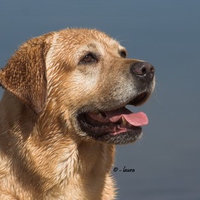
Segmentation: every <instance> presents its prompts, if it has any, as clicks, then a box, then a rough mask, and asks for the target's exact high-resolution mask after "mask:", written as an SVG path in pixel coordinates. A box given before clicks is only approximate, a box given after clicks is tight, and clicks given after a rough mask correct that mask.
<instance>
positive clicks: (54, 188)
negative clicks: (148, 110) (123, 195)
mask: <svg viewBox="0 0 200 200" xmlns="http://www.w3.org/2000/svg"><path fill="white" fill-rule="evenodd" d="M126 54H127V52H126V49H125V48H124V47H123V46H121V45H120V44H119V43H118V42H117V41H115V40H114V39H112V38H111V37H110V36H108V35H107V34H105V33H103V32H101V31H98V30H96V29H78V28H77V29H76V28H75V29H73V28H71V29H70V28H69V29H64V30H60V31H57V32H50V33H47V34H45V35H42V36H39V37H36V38H32V39H30V40H28V41H27V42H25V43H24V44H23V45H21V46H20V47H19V49H18V50H17V51H16V52H15V53H14V55H13V56H12V57H11V58H10V59H9V60H8V62H7V64H6V66H5V67H4V68H2V69H1V70H0V85H1V86H2V87H3V88H4V89H5V92H4V95H3V97H2V100H1V103H0V199H1V200H17V199H18V200H36V199H38V200H40V199H41V200H55V199H56V200H58V199H60V200H64V199H67V200H70V199H73V200H79V199H81V200H94V199H95V200H100V199H103V200H110V199H115V197H116V190H115V183H114V180H113V177H112V175H111V172H110V171H111V168H112V166H113V162H114V154H115V145H117V144H127V143H133V142H134V141H136V140H137V139H138V138H140V137H141V135H142V126H143V125H146V124H147V123H148V118H147V116H146V114H145V113H143V112H139V113H132V112H131V111H129V110H128V109H127V108H126V106H127V105H133V106H138V105H142V104H143V103H144V102H146V101H147V99H148V98H149V97H150V95H151V94H152V92H153V90H154V87H155V68H154V67H153V66H152V65H151V64H149V63H147V62H145V61H143V60H137V59H128V58H127V57H126Z"/></svg>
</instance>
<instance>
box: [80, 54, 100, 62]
mask: <svg viewBox="0 0 200 200" xmlns="http://www.w3.org/2000/svg"><path fill="white" fill-rule="evenodd" d="M93 62H97V57H96V55H94V54H92V53H88V54H87V55H86V56H84V57H83V58H82V59H81V61H80V64H90V63H93Z"/></svg>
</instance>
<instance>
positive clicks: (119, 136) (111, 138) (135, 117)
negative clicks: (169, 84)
mask: <svg viewBox="0 0 200 200" xmlns="http://www.w3.org/2000/svg"><path fill="white" fill-rule="evenodd" d="M148 96H149V95H148V94H147V93H146V92H144V93H142V94H140V95H138V96H137V97H136V98H134V99H133V100H132V101H130V102H129V103H127V104H126V105H134V106H136V105H141V104H142V103H144V102H145V101H146V100H147V98H148ZM126 105H123V106H122V107H120V108H117V109H114V110H109V111H97V112H87V113H81V114H80V115H79V116H78V121H79V124H80V127H81V129H82V130H83V131H84V132H86V133H87V134H88V135H89V136H91V137H92V138H94V139H96V140H100V141H104V142H107V143H114V144H125V143H130V142H133V141H135V140H136V139H137V138H138V137H139V136H140V135H141V133H142V126H144V125H147V124H148V118H147V116H146V114H145V113H143V112H138V113H133V112H131V111H130V110H128V109H127V108H126V107H125V106H126Z"/></svg>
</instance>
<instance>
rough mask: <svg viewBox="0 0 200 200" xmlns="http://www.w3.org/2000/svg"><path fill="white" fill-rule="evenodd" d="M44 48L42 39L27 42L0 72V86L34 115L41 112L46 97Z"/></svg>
mask: <svg viewBox="0 0 200 200" xmlns="http://www.w3.org/2000/svg"><path fill="white" fill-rule="evenodd" d="M46 48H47V47H46V44H45V42H44V37H38V38H33V39H31V40H28V41H27V42H26V43H24V44H23V45H22V46H21V47H20V48H19V50H18V51H16V53H15V54H14V55H13V56H12V57H11V58H10V60H9V61H8V63H7V65H6V66H5V67H4V68H3V69H2V70H0V85H1V86H2V87H3V88H4V89H6V90H8V91H9V92H11V93H12V94H14V95H15V96H16V97H18V98H19V99H20V100H21V101H22V103H24V104H26V105H27V106H29V107H30V108H31V109H32V110H33V111H34V112H35V113H36V114H38V113H40V112H41V110H42V108H43V106H44V104H45V101H46V95H47V81H46V67H45V52H46V51H47V50H46Z"/></svg>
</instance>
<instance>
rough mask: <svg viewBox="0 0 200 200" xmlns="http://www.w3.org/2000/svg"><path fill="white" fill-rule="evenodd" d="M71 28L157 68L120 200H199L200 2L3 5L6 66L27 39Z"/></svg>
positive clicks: (24, 0)
mask: <svg viewBox="0 0 200 200" xmlns="http://www.w3.org/2000/svg"><path fill="white" fill-rule="evenodd" d="M67 27H86V28H97V29H100V30H102V31H104V32H106V33H108V34H109V35H111V36H112V37H113V38H115V39H117V40H118V41H119V42H121V44H122V45H124V46H125V47H126V48H127V50H128V57H130V58H138V59H143V60H147V61H148V62H150V63H152V64H153V65H154V66H155V67H156V79H157V84H156V90H155V92H154V94H153V96H152V97H151V99H150V101H148V102H147V103H146V104H145V105H143V106H141V107H138V108H133V110H134V111H144V112H146V113H147V115H148V116H149V121H150V123H149V125H148V126H146V127H144V129H143V132H144V134H143V137H142V139H140V140H139V141H137V142H136V143H135V144H129V145H125V146H118V147H117V152H116V161H115V164H114V167H117V168H118V171H116V172H114V171H113V170H112V171H113V172H112V173H113V175H114V176H115V179H116V182H117V187H118V188H119V189H118V199H122V200H132V199H135V200H145V199H148V200H199V199H200V131H199V126H200V117H199V112H200V83H199V82H200V62H199V60H200V1H199V0H191V1H188V0H168V1H160V0H152V1H148V0H124V1H121V0H115V1H114V0H109V1H105V0H102V1H92V0H84V1H78V0H75V1H72V0H71V1H70V0H69V1H65V0H58V1H53V0H48V1H39V0H35V1H33V0H21V1H15V0H9V1H7V0H1V1H0V66H1V67H4V66H5V65H6V62H7V60H8V59H9V58H10V56H11V55H12V54H13V53H14V51H15V50H16V49H17V48H18V47H19V45H20V44H22V43H23V42H25V41H26V40H27V39H29V38H31V37H35V36H39V35H42V34H44V33H47V32H50V31H55V30H60V29H63V28H67ZM2 93H3V90H2V89H0V98H1V96H2ZM131 109H132V108H131ZM0 117H1V116H0ZM114 167H113V168H114ZM124 167H126V168H129V169H135V172H126V173H125V172H122V171H123V168H124ZM119 169H121V170H122V171H121V172H120V171H119ZM91 184H92V183H91Z"/></svg>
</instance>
